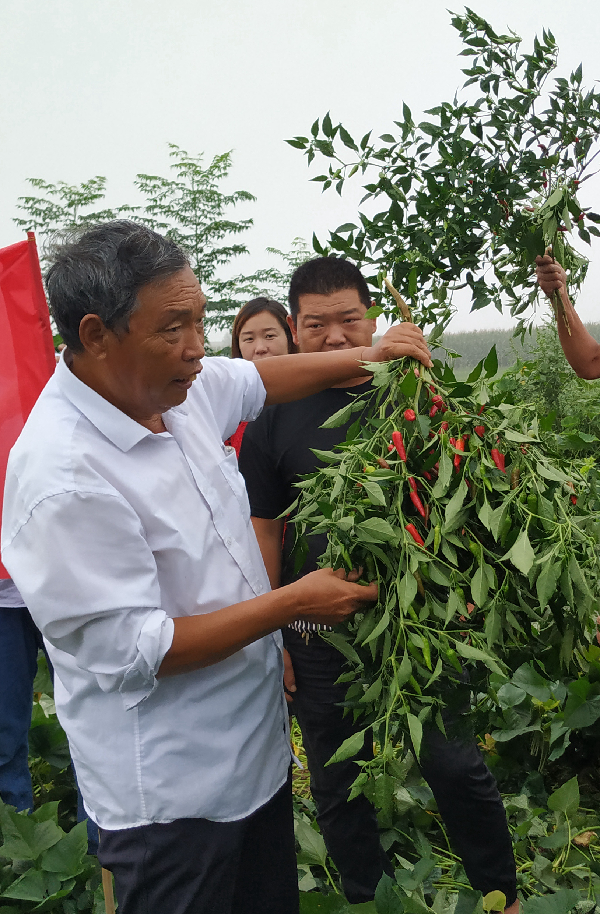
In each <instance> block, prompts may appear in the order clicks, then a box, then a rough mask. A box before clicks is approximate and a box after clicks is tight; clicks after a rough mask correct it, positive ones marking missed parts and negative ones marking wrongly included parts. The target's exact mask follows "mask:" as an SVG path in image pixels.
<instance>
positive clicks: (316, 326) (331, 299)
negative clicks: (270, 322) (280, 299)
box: [288, 289, 377, 352]
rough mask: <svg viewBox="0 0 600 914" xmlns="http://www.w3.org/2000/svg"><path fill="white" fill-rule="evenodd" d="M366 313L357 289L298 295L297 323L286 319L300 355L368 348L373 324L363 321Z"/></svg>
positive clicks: (374, 322) (374, 324) (369, 320)
mask: <svg viewBox="0 0 600 914" xmlns="http://www.w3.org/2000/svg"><path fill="white" fill-rule="evenodd" d="M366 311H367V309H366V307H365V305H363V303H362V302H361V300H360V297H359V295H358V292H357V291H356V289H342V290H341V291H340V292H333V293H332V294H331V295H301V296H300V297H299V299H298V316H297V323H296V324H295V325H294V322H293V319H292V318H288V323H289V325H290V327H291V329H292V336H293V338H294V342H295V343H296V344H297V345H298V346H299V348H300V352H331V351H334V350H336V349H353V348H354V347H355V346H370V345H371V341H372V337H373V334H374V332H375V327H376V323H377V322H376V321H375V320H374V319H371V318H369V319H367V318H365V313H366Z"/></svg>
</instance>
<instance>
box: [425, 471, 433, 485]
mask: <svg viewBox="0 0 600 914" xmlns="http://www.w3.org/2000/svg"><path fill="white" fill-rule="evenodd" d="M423 476H424V477H425V479H427V480H429V482H431V480H432V479H433V476H432V475H431V473H430V472H429V470H423Z"/></svg>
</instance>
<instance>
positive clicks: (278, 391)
mask: <svg viewBox="0 0 600 914" xmlns="http://www.w3.org/2000/svg"><path fill="white" fill-rule="evenodd" d="M405 356H410V357H411V358H414V359H418V360H419V361H420V362H422V363H423V365H426V366H427V367H431V365H432V361H431V353H430V352H429V349H428V348H427V343H426V342H425V337H424V336H423V332H422V330H421V329H420V328H419V327H417V326H416V324H409V323H405V324H396V325H395V326H394V327H390V329H389V330H388V331H387V333H385V334H384V335H383V336H382V337H381V339H380V340H379V341H378V342H377V343H376V344H375V345H374V346H359V347H357V348H356V349H340V350H337V351H336V352H303V353H299V354H298V355H280V356H278V357H277V358H276V359H261V360H260V361H259V362H256V363H255V364H256V368H257V369H258V373H259V374H260V376H261V378H262V382H263V384H264V385H265V388H266V391H267V400H266V405H267V406H268V405H269V404H270V403H289V402H290V401H291V400H301V399H303V398H304V397H310V396H312V394H316V393H319V391H321V390H326V388H328V387H333V386H334V385H336V384H341V383H343V382H344V381H349V380H352V379H354V378H360V377H364V378H367V377H369V372H368V370H367V369H366V368H364V367H363V365H362V363H363V362H389V361H391V360H392V359H402V358H404V357H405Z"/></svg>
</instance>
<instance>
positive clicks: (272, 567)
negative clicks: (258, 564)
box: [252, 517, 283, 590]
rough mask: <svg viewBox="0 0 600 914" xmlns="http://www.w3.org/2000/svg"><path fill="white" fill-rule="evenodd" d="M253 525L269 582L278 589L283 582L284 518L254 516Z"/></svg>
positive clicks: (274, 588)
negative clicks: (282, 548)
mask: <svg viewBox="0 0 600 914" xmlns="http://www.w3.org/2000/svg"><path fill="white" fill-rule="evenodd" d="M252 526H253V527H254V533H255V534H256V539H257V540H258V545H259V548H260V553H261V555H262V558H263V562H264V563H265V568H266V569H267V574H268V576H269V583H270V584H271V587H272V589H273V590H276V589H277V588H278V587H279V585H280V583H281V540H282V538H283V520H279V519H278V520H270V519H267V518H264V517H252Z"/></svg>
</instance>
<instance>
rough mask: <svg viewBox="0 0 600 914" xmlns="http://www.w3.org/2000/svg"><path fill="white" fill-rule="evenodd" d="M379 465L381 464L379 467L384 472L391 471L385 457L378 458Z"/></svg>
mask: <svg viewBox="0 0 600 914" xmlns="http://www.w3.org/2000/svg"><path fill="white" fill-rule="evenodd" d="M392 450H393V448H392ZM377 463H378V464H379V466H380V467H381V469H382V470H389V469H390V465H389V463H388V462H387V460H384V459H383V457H378V458H377Z"/></svg>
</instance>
